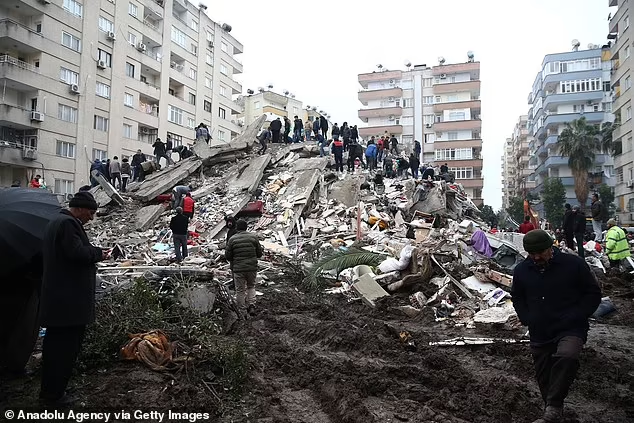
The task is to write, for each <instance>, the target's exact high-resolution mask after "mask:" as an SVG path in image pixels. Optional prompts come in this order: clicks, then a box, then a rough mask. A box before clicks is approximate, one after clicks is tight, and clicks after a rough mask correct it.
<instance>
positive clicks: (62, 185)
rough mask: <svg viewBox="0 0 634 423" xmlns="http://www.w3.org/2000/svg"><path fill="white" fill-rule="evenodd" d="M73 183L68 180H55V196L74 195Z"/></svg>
mask: <svg viewBox="0 0 634 423" xmlns="http://www.w3.org/2000/svg"><path fill="white" fill-rule="evenodd" d="M74 193H75V182H73V181H71V180H69V179H55V194H63V195H66V194H74Z"/></svg>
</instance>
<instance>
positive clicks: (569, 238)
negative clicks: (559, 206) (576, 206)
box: [562, 203, 575, 250]
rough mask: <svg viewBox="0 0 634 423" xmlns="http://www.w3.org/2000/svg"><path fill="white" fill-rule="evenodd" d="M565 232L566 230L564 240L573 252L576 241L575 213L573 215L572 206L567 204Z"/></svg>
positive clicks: (565, 206) (565, 208) (564, 223)
mask: <svg viewBox="0 0 634 423" xmlns="http://www.w3.org/2000/svg"><path fill="white" fill-rule="evenodd" d="M562 226H563V230H564V239H565V240H566V247H568V248H570V249H571V250H572V249H573V248H574V245H575V244H574V239H575V232H574V226H575V222H574V219H573V213H572V208H571V207H570V204H568V203H566V204H564V222H563V225H562Z"/></svg>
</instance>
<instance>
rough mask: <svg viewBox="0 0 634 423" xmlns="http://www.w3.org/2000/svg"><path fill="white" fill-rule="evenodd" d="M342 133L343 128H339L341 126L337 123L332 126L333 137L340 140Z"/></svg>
mask: <svg viewBox="0 0 634 423" xmlns="http://www.w3.org/2000/svg"><path fill="white" fill-rule="evenodd" d="M340 134H341V129H339V126H337V124H336V123H335V125H334V126H333V127H332V139H333V140H338V139H339V135H340Z"/></svg>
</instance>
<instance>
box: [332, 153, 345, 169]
mask: <svg viewBox="0 0 634 423" xmlns="http://www.w3.org/2000/svg"><path fill="white" fill-rule="evenodd" d="M334 154H335V171H336V172H343V151H335V152H334Z"/></svg>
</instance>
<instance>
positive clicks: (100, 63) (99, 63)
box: [97, 60, 106, 69]
mask: <svg viewBox="0 0 634 423" xmlns="http://www.w3.org/2000/svg"><path fill="white" fill-rule="evenodd" d="M97 67H98V68H99V69H105V68H106V61H105V60H97Z"/></svg>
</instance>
